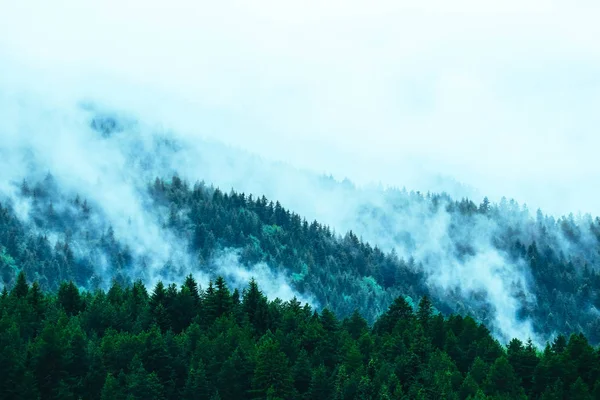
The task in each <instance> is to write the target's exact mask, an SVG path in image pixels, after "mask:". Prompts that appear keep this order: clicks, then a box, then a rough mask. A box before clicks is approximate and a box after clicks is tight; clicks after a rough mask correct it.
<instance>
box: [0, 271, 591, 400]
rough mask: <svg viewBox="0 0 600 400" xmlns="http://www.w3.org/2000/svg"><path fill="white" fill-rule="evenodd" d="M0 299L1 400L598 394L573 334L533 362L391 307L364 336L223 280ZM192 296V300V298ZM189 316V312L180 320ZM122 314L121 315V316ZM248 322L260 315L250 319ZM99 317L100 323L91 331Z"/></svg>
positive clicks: (520, 351)
mask: <svg viewBox="0 0 600 400" xmlns="http://www.w3.org/2000/svg"><path fill="white" fill-rule="evenodd" d="M19 281H21V282H16V285H18V289H17V288H13V289H12V290H11V294H10V295H9V294H6V295H4V296H2V297H0V391H1V393H2V398H3V399H4V398H6V399H32V400H33V399H73V400H77V399H91V400H96V399H97V400H105V399H106V400H108V399H111V400H112V399H116V400H131V399H156V400H163V399H183V400H185V399H200V400H202V399H206V400H209V399H222V400H236V399H243V398H249V399H261V400H262V399H265V400H266V399H273V400H275V399H291V400H310V399H319V400H327V399H330V400H346V399H348V400H350V399H370V400H376V399H384V400H385V399H408V398H411V399H412V398H414V399H427V400H429V399H431V400H434V399H449V400H466V399H471V400H474V399H486V398H487V399H527V398H529V399H544V400H551V399H561V400H564V399H575V400H579V399H580V400H591V399H595V398H597V397H598V394H599V393H600V350H599V349H597V348H596V349H595V348H593V347H592V346H591V345H590V344H589V343H588V342H587V340H586V338H585V336H583V335H582V334H577V335H571V336H570V337H569V338H568V339H567V338H566V337H558V338H557V339H556V340H555V341H554V342H553V343H552V345H548V346H547V347H546V349H545V350H544V351H543V352H541V353H540V352H538V351H537V350H536V349H535V347H534V346H533V345H532V344H531V342H527V343H525V344H524V343H522V342H521V341H519V340H517V339H514V340H512V341H511V342H510V343H509V344H508V346H507V347H506V348H503V347H502V346H500V345H499V344H498V343H497V342H496V341H495V340H494V339H493V338H492V337H491V336H490V333H489V331H488V330H487V329H486V328H485V327H484V326H483V325H481V324H477V323H476V322H475V321H474V320H473V319H472V318H470V317H466V318H463V317H459V316H450V317H449V318H448V319H444V318H440V317H439V315H434V313H433V312H432V311H431V309H430V307H429V306H428V305H427V302H428V300H427V299H423V300H421V302H420V306H419V309H418V311H417V312H413V310H412V308H411V307H410V306H409V305H408V303H407V302H406V300H405V299H404V298H398V299H397V300H396V301H395V302H394V303H393V305H392V306H391V307H390V309H389V310H388V311H387V312H386V313H384V314H383V315H382V317H381V318H380V320H379V321H377V322H376V324H375V326H374V327H373V328H371V327H369V326H368V324H366V322H365V320H364V319H363V318H362V317H361V316H360V314H358V313H354V314H352V315H351V316H349V317H348V318H346V319H344V320H342V321H340V320H338V319H337V318H336V316H335V315H334V314H333V313H332V312H330V311H328V310H327V309H324V310H322V311H321V313H318V312H316V311H313V310H312V309H311V307H310V306H308V305H305V306H302V305H301V304H300V303H298V302H297V301H296V300H295V299H293V300H290V301H288V302H282V301H280V300H275V301H268V300H267V299H266V298H265V297H264V295H263V294H262V293H261V291H260V289H259V287H258V285H257V283H256V282H254V281H252V282H250V284H249V285H248V287H247V288H246V289H245V290H244V295H243V299H242V301H236V300H235V297H236V295H235V294H233V293H231V292H230V290H229V289H228V288H227V285H226V284H225V283H224V281H222V280H217V283H216V284H214V285H213V284H211V285H209V287H208V288H207V289H206V290H199V289H197V288H196V286H195V285H194V281H193V279H192V278H191V277H188V279H187V280H186V283H185V284H184V285H182V287H181V288H180V289H177V288H176V287H175V286H174V285H170V286H168V287H165V286H164V284H162V283H159V284H157V285H156V287H155V289H154V291H153V293H152V295H151V296H148V295H147V291H146V289H145V287H144V285H143V284H141V283H139V282H137V283H135V284H134V285H133V286H131V287H122V286H120V284H119V283H117V282H115V283H114V284H113V286H112V287H111V288H110V290H109V291H108V293H104V292H102V291H97V292H95V293H94V294H86V295H82V294H81V293H80V292H79V291H78V289H77V287H76V286H74V285H73V284H70V283H64V284H61V286H60V287H61V288H63V289H62V290H61V291H60V293H58V294H45V293H42V292H41V291H40V290H39V287H38V286H36V285H35V284H34V285H33V286H31V287H29V285H27V284H25V285H24V286H23V283H22V282H23V279H19ZM194 291H195V292H196V293H197V297H196V296H195V295H194V294H193V293H194ZM190 307H191V310H190ZM123 315H125V316H126V317H125V318H124V317H123ZM258 316H264V318H263V319H259V318H258ZM96 319H98V320H96Z"/></svg>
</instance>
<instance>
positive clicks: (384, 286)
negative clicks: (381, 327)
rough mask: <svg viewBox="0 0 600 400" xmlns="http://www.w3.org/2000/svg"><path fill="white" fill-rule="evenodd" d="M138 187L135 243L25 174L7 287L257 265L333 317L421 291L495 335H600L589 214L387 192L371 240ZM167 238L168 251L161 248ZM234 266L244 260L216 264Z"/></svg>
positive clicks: (7, 253)
mask: <svg viewBox="0 0 600 400" xmlns="http://www.w3.org/2000/svg"><path fill="white" fill-rule="evenodd" d="M347 190H349V191H352V190H355V189H352V188H348V189H347ZM146 191H147V193H146V195H147V201H146V203H145V204H144V208H145V210H147V211H148V215H150V216H152V218H153V220H152V222H153V224H152V225H151V226H150V227H152V228H153V227H155V226H158V227H159V228H160V231H159V232H148V235H147V236H148V237H144V238H141V239H140V240H143V241H145V242H144V243H146V244H147V245H148V244H149V247H148V246H147V247H143V246H140V247H141V248H135V247H132V245H131V243H134V244H135V243H140V241H139V240H138V241H131V240H126V239H127V238H122V237H119V236H118V235H116V234H115V232H114V231H113V229H112V228H111V224H112V223H115V221H112V220H111V219H110V218H109V217H108V216H107V215H105V214H104V212H105V209H104V208H103V206H102V204H98V203H96V202H93V201H88V200H87V199H84V198H81V197H79V196H77V195H76V194H75V193H70V192H63V191H62V190H61V188H60V186H59V185H58V184H57V182H56V180H55V179H54V178H53V177H52V176H51V175H48V176H47V177H46V178H45V179H43V180H40V181H35V182H28V181H23V182H22V183H21V184H20V187H19V194H18V197H17V198H13V199H11V200H6V201H4V202H2V203H0V207H1V208H0V246H2V247H1V249H0V254H1V255H0V272H1V273H2V279H3V282H4V283H5V284H6V285H11V284H13V283H14V281H15V279H16V277H17V275H18V272H19V271H21V270H22V271H24V272H25V273H26V274H27V276H29V277H30V279H34V280H37V281H39V283H40V285H41V287H42V288H44V289H51V290H56V289H58V286H59V285H60V283H61V282H62V281H64V280H73V281H74V282H75V283H76V284H77V285H79V286H81V287H82V288H87V289H90V290H93V289H96V288H99V287H104V288H107V287H108V285H109V284H110V283H111V281H112V280H113V279H116V280H117V282H119V283H120V284H122V285H127V284H130V283H131V282H132V281H135V280H138V279H142V280H144V281H146V282H155V281H156V280H157V279H166V280H169V281H173V280H175V281H182V280H183V277H184V276H186V275H187V274H188V273H190V272H194V273H202V274H203V276H204V277H205V278H206V277H211V276H212V277H213V278H214V276H216V275H217V274H222V275H224V276H225V278H226V279H228V281H230V282H231V281H232V280H235V279H238V280H239V276H236V275H239V273H237V272H239V271H243V272H244V274H245V275H244V276H252V275H255V276H257V278H260V276H258V275H259V274H260V271H264V270H265V269H266V270H269V271H271V272H272V273H273V274H276V275H270V277H273V276H278V277H281V276H283V277H284V278H285V279H284V281H285V282H289V285H290V286H291V288H292V289H294V290H295V291H296V292H297V293H298V295H299V296H300V295H304V296H305V298H311V299H312V302H313V303H314V305H315V306H316V307H328V308H329V309H330V310H332V311H333V312H334V313H335V314H336V315H337V316H338V317H339V318H344V317H347V316H349V315H351V313H352V312H353V311H354V310H356V309H357V310H359V311H360V312H361V314H362V315H363V316H364V317H365V318H366V320H367V321H368V322H370V323H372V322H374V321H375V320H376V318H377V317H378V316H379V315H380V314H381V313H383V312H384V311H385V309H386V308H387V307H388V306H389V305H390V304H391V303H392V301H393V299H394V298H396V297H398V296H406V300H407V301H408V302H409V303H410V302H412V301H413V299H418V298H420V297H422V296H423V295H428V296H430V298H431V299H432V302H433V304H434V306H435V307H436V309H438V310H440V311H441V312H442V313H444V314H450V313H457V314H461V315H466V314H470V315H472V316H474V317H475V318H476V319H477V320H479V321H481V322H484V323H486V324H487V325H488V326H489V327H490V329H492V330H493V332H494V333H495V334H497V335H498V337H499V338H500V339H501V340H503V341H507V340H509V339H510V336H507V332H509V333H510V332H511V330H507V327H509V325H514V324H515V323H522V324H527V326H529V325H530V326H531V327H532V329H531V330H530V331H527V330H521V331H519V330H513V331H515V332H519V334H521V335H523V334H522V332H525V333H527V334H528V335H527V336H534V337H535V339H538V341H541V340H544V338H548V337H551V336H552V335H555V334H558V333H563V334H566V335H568V334H571V333H577V332H583V333H584V334H585V335H586V336H587V337H588V338H589V340H590V342H591V343H598V342H599V341H600V318H599V315H600V313H599V312H598V309H599V308H600V271H599V269H598V266H599V265H600V264H599V254H598V251H599V249H600V246H599V238H600V220H598V219H595V220H592V219H591V218H588V217H578V218H575V217H573V216H569V217H564V218H560V219H559V220H555V219H553V218H552V217H547V216H544V215H543V214H541V213H538V214H537V215H536V217H535V218H532V217H530V216H529V214H528V211H527V210H526V209H525V208H524V207H521V206H519V205H518V204H516V203H515V202H512V201H511V202H501V203H500V204H490V203H489V202H487V201H484V202H483V203H482V204H480V205H476V204H474V203H473V202H472V201H469V200H461V201H454V200H452V199H451V198H450V197H449V196H447V195H443V194H442V195H431V194H427V195H423V194H420V193H414V192H410V193H409V192H405V191H399V190H391V189H390V190H387V191H385V192H383V196H382V199H383V200H379V201H378V202H377V203H375V202H373V203H364V204H363V206H362V208H361V212H360V213H359V214H358V215H357V216H356V222H355V224H356V227H357V230H358V231H361V232H364V233H365V234H364V237H374V236H377V237H380V238H385V243H382V245H381V247H378V245H376V244H370V243H369V242H365V241H363V240H361V238H360V237H358V236H357V234H355V233H353V232H352V231H350V232H347V233H344V232H341V233H336V232H335V231H334V230H333V229H332V228H330V227H328V226H326V225H323V224H320V223H319V222H317V221H313V222H309V221H306V220H304V219H303V218H302V216H300V215H298V214H296V213H294V212H292V211H290V210H288V209H286V208H284V205H281V204H280V203H279V202H278V201H271V200H269V199H266V198H265V197H256V198H255V197H252V196H246V195H244V194H243V193H237V192H235V191H230V192H223V191H221V190H219V189H217V188H214V187H212V186H207V185H205V184H203V183H198V184H195V185H193V186H190V185H189V184H188V183H187V182H186V181H184V180H182V179H180V178H178V177H174V178H172V179H170V180H169V181H165V180H162V179H158V178H157V179H156V180H155V181H154V182H153V183H151V184H149V185H148V187H147V188H146ZM440 221H441V222H440ZM117 222H118V223H119V224H120V225H121V226H123V225H125V226H127V221H117ZM403 222H404V225H403ZM136 232H138V234H139V230H137V231H136ZM423 234H426V235H430V236H431V237H430V238H429V239H427V240H425V239H423V237H422V236H419V235H423ZM481 237H486V238H490V243H487V242H486V243H483V244H482V240H481ZM375 242H376V241H375ZM382 242H383V241H382ZM164 243H168V244H169V246H170V249H171V250H173V249H175V250H176V251H174V252H173V251H172V252H171V253H169V254H168V257H165V255H164V252H163V251H161V249H160V246H161V245H163V244H164ZM433 245H435V246H433ZM149 248H150V249H151V251H150V250H148V249H149ZM390 248H391V251H390V250H389V249H390ZM224 254H226V255H228V256H227V257H224V256H223V255H224ZM412 254H414V255H415V256H414V257H412V256H411V255H412ZM231 263H235V264H239V265H240V266H241V268H243V269H242V270H237V272H236V271H233V272H232V271H231V270H228V269H227V268H225V267H226V264H231ZM256 265H261V266H262V267H263V268H262V269H256V268H255V266H256ZM228 275H229V276H228ZM268 279H269V278H266V279H265V284H266V283H267V282H266V281H267V280H268ZM482 279H485V281H484V282H485V285H481V284H479V285H474V284H472V282H473V280H475V283H477V282H479V283H480V282H481V280H482ZM477 280H479V281H477ZM448 282H450V284H448ZM513 302H514V304H513ZM515 321H516V322H515ZM523 336H524V335H523ZM540 338H542V339H540ZM522 339H523V340H526V339H527V337H522Z"/></svg>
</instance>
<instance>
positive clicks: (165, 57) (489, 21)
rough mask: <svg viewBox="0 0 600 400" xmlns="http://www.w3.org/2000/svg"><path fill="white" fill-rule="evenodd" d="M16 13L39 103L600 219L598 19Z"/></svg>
mask: <svg viewBox="0 0 600 400" xmlns="http://www.w3.org/2000/svg"><path fill="white" fill-rule="evenodd" d="M4 3H5V4H3V6H2V8H3V13H2V16H0V55H3V58H4V59H5V60H6V62H5V63H3V64H4V68H3V73H5V74H7V75H8V76H9V79H10V80H13V79H16V78H17V77H16V75H22V77H21V79H23V80H26V81H29V82H30V83H31V84H32V85H33V86H34V87H36V88H37V89H38V90H39V89H40V88H42V89H44V88H47V89H46V90H50V91H53V92H56V91H59V92H62V91H70V92H72V93H76V94H86V95H92V94H95V95H96V96H97V95H99V94H100V93H102V92H104V93H102V94H103V95H104V96H106V97H107V98H112V99H113V100H114V99H115V98H116V99H117V100H118V99H121V101H122V102H125V101H124V100H123V98H122V97H123V92H122V91H119V92H118V93H117V91H116V90H113V89H114V88H115V85H116V84H121V83H122V82H126V83H127V84H128V85H130V86H131V87H133V89H132V90H131V91H130V94H129V96H127V97H126V99H127V104H128V105H129V106H130V107H140V104H142V103H144V104H146V105H147V104H148V103H149V102H150V103H153V108H152V110H156V109H159V110H160V115H161V117H163V118H164V119H163V121H162V122H163V123H167V124H175V125H177V124H178V125H183V124H185V125H186V126H187V127H188V128H189V130H190V131H193V132H195V133H201V134H202V135H205V136H212V137H218V138H219V139H221V140H224V141H226V142H228V143H231V144H234V145H237V146H240V147H244V148H247V149H249V150H251V151H254V152H257V153H259V154H261V155H264V156H266V157H269V158H276V159H282V160H286V161H288V162H290V163H292V164H294V165H298V166H301V167H305V168H310V169H313V170H317V171H319V172H321V171H331V172H334V173H335V174H337V175H340V176H343V175H348V176H349V177H351V178H353V179H355V180H357V181H359V182H367V181H375V182H377V181H382V182H384V183H389V184H396V185H404V184H406V185H408V186H409V187H410V186H415V185H419V182H420V178H421V177H422V176H423V174H429V175H432V174H437V173H439V172H440V171H442V172H443V173H445V174H447V175H452V176H454V177H456V178H457V179H459V180H460V181H463V182H466V183H468V184H470V185H474V186H476V187H478V188H480V189H481V191H482V192H485V193H489V194H491V195H493V196H494V197H499V196H501V195H504V194H506V195H508V196H511V197H517V198H518V199H520V200H521V201H525V202H528V203H532V204H534V205H535V206H537V205H541V206H545V208H546V209H548V210H550V211H553V212H566V211H567V210H570V209H581V210H584V211H593V212H596V213H600V208H598V206H597V205H595V204H594V203H593V202H592V201H591V200H590V198H591V197H592V196H593V194H594V189H593V188H591V186H592V185H590V183H591V181H592V180H593V179H594V178H596V177H597V176H598V173H599V172H600V170H599V168H600V167H598V166H597V163H595V162H594V161H593V160H594V156H595V154H594V148H595V147H597V145H598V144H600V143H598V139H597V135H596V132H595V127H596V126H597V125H598V122H600V121H598V119H599V118H598V117H597V113H596V110H597V108H598V105H600V104H599V103H600V79H599V78H598V76H599V75H598V70H599V68H600V48H599V47H598V46H597V44H596V40H595V38H597V37H599V36H600V32H599V30H600V28H599V27H598V25H597V24H596V20H597V17H598V16H600V13H599V11H600V6H598V5H597V4H595V3H592V2H578V4H573V3H572V2H559V1H553V2H546V1H544V2H542V1H528V2H525V3H523V2H516V1H508V2H502V3H497V4H487V3H481V2H476V1H471V0H461V1H458V2H452V3H451V4H450V3H447V2H443V1H425V2H406V1H405V2H391V1H379V2H369V3H367V2H361V1H350V2H348V1H344V2H340V1H329V2H315V1H313V2H296V1H291V2H276V1H254V2H240V1H224V2H218V3H214V2H211V3H209V2H191V1H188V0H175V1H171V2H159V1H152V0H148V1H140V0H127V1H113V0H110V1H103V2H91V1H88V2H81V1H73V0H63V1H59V2H52V3H48V2H44V1H35V0H24V1H20V2H9V1H5V2H4ZM10 59H12V60H13V61H14V60H20V61H21V62H22V63H23V64H24V65H26V66H31V65H34V66H35V67H36V68H37V69H33V70H29V73H28V74H23V72H22V71H23V68H20V69H18V70H17V69H15V68H11V67H12V66H13V64H10V63H9V60H10ZM59 82H60V84H59ZM67 82H70V84H67ZM110 82H112V83H113V86H111V85H109V84H108V83H110ZM67 87H68V90H67ZM109 87H110V88H111V90H108V88H109ZM150 88H152V89H153V91H150ZM166 95H169V97H168V100H167V98H166V97H165V96H166ZM147 97H154V98H153V99H150V100H149V99H148V98H147ZM163 97H164V99H163ZM175 99H179V100H177V101H176V100H175ZM184 100H185V101H187V103H186V104H187V108H183V107H179V106H175V104H176V103H177V104H178V105H181V104H182V102H183V101H184ZM167 101H168V102H169V103H170V104H169V105H166V104H165V103H166V102H167ZM166 109H169V111H167V110H166ZM167 116H168V118H167Z"/></svg>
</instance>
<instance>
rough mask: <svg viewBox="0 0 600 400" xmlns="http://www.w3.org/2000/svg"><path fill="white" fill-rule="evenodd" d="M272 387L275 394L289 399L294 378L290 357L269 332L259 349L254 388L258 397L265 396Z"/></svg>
mask: <svg viewBox="0 0 600 400" xmlns="http://www.w3.org/2000/svg"><path fill="white" fill-rule="evenodd" d="M271 387H272V388H273V393H272V395H273V396H277V397H281V398H284V399H287V398H289V396H291V394H292V390H293V379H292V375H291V371H290V368H289V365H288V358H287V357H286V355H285V354H284V353H283V352H282V351H281V350H280V348H279V344H278V343H277V342H276V341H275V340H274V339H273V338H272V337H271V335H270V334H269V333H267V334H266V335H265V336H264V337H263V338H262V339H261V343H260V345H259V348H258V351H257V355H256V368H255V370H254V379H253V382H252V388H253V391H254V393H255V394H256V398H261V397H263V398H264V396H266V394H267V391H268V390H269V388H271Z"/></svg>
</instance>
